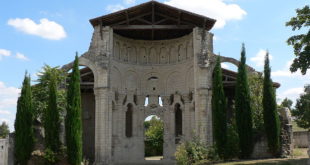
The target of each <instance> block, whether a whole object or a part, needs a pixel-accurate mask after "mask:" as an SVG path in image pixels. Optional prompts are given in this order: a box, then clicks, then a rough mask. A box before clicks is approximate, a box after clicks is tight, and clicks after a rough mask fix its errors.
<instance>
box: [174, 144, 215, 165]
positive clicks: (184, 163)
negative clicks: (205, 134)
mask: <svg viewBox="0 0 310 165" xmlns="http://www.w3.org/2000/svg"><path fill="white" fill-rule="evenodd" d="M175 157H176V160H177V164H178V165H192V164H196V163H198V164H200V163H201V162H204V163H205V162H212V161H217V160H219V156H218V154H217V151H216V149H215V147H210V148H208V147H207V146H206V145H205V144H203V143H202V142H200V140H199V139H197V138H194V140H193V141H189V142H185V143H181V144H180V145H179V146H178V147H177V150H176V153H175Z"/></svg>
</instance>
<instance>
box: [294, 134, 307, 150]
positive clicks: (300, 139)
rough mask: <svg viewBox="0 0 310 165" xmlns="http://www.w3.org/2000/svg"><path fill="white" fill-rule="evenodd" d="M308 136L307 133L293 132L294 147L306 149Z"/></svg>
mask: <svg viewBox="0 0 310 165" xmlns="http://www.w3.org/2000/svg"><path fill="white" fill-rule="evenodd" d="M309 134H310V133H309V132H308V131H300V132H294V135H293V137H294V147H299V148H307V147H308V146H309V145H310V144H309V141H308V137H309V136H310V135H309Z"/></svg>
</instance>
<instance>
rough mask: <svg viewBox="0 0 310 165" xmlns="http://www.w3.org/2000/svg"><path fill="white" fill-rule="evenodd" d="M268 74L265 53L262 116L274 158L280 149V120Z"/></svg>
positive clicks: (267, 57) (267, 62) (267, 59)
mask: <svg viewBox="0 0 310 165" xmlns="http://www.w3.org/2000/svg"><path fill="white" fill-rule="evenodd" d="M270 72H271V69H270V66H269V54H268V52H267V54H266V57H265V66H264V87H263V108H264V111H263V116H264V126H265V132H266V136H267V141H268V148H269V151H270V152H271V153H272V154H273V155H274V156H277V154H278V153H279V148H280V120H279V115H278V112H277V102H276V96H275V89H274V87H273V83H272V80H271V78H270Z"/></svg>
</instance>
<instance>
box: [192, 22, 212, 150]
mask: <svg viewBox="0 0 310 165" xmlns="http://www.w3.org/2000/svg"><path fill="white" fill-rule="evenodd" d="M212 37H213V34H211V33H209V32H207V31H205V30H204V29H202V28H194V30H193V52H194V80H195V91H194V93H195V96H194V99H195V120H196V121H195V132H196V135H197V136H198V137H199V138H200V140H201V141H202V142H205V143H207V144H208V145H212V142H213V138H212V137H213V135H212V111H211V108H212V107H211V98H212V91H211V89H212V73H213V68H214V65H215V59H214V55H213V43H212Z"/></svg>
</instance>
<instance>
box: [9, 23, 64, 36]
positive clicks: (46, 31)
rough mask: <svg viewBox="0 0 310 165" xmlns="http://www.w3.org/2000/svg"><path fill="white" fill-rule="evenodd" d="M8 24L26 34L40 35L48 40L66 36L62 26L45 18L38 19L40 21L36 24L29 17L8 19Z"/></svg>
mask: <svg viewBox="0 0 310 165" xmlns="http://www.w3.org/2000/svg"><path fill="white" fill-rule="evenodd" d="M8 25H10V26H13V27H14V28H16V29H17V30H20V31H22V32H24V33H26V34H31V35H35V36H40V37H42V38H45V39H50V40H60V39H63V38H65V37H66V36H67V35H66V32H65V30H64V28H63V27H62V26H61V25H60V24H58V23H56V22H54V21H49V20H48V19H46V18H42V19H40V23H38V24H37V23H35V22H34V21H33V20H31V19H29V18H24V19H21V18H16V19H9V21H8Z"/></svg>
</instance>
